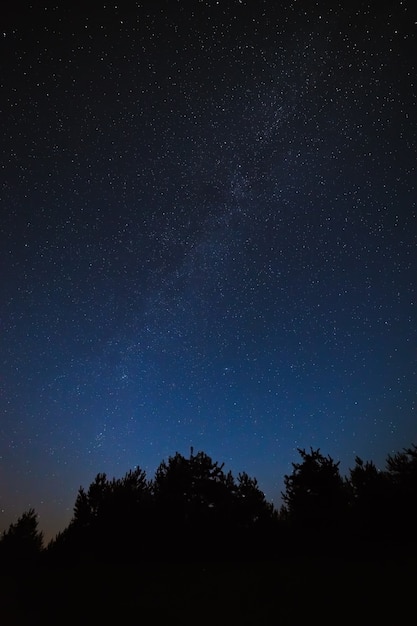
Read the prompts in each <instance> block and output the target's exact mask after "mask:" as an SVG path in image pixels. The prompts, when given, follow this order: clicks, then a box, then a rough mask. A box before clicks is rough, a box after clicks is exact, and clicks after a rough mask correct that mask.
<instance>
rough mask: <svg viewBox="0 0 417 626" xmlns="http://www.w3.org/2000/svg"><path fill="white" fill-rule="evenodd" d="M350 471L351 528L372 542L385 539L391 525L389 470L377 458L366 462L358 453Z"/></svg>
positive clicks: (363, 538)
mask: <svg viewBox="0 0 417 626" xmlns="http://www.w3.org/2000/svg"><path fill="white" fill-rule="evenodd" d="M349 474H350V476H349V480H348V484H349V487H350V498H351V515H350V519H349V521H350V525H351V530H352V532H353V533H354V535H355V537H356V538H358V539H361V540H366V541H368V542H369V541H373V542H375V541H378V540H381V538H382V537H383V536H384V535H386V532H387V529H388V528H389V524H388V523H387V522H388V519H389V517H388V506H389V494H390V485H389V482H388V476H387V473H386V472H382V471H380V470H378V469H377V467H376V466H375V464H374V463H373V461H366V462H364V461H363V460H362V459H361V458H360V457H358V456H357V457H356V458H355V466H354V468H353V469H350V470H349Z"/></svg>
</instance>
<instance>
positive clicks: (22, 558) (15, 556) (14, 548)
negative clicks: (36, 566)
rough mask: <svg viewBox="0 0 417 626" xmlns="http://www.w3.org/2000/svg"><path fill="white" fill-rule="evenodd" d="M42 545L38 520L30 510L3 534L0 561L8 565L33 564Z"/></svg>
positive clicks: (31, 509) (0, 542) (0, 544)
mask: <svg viewBox="0 0 417 626" xmlns="http://www.w3.org/2000/svg"><path fill="white" fill-rule="evenodd" d="M42 545H43V534H42V532H40V531H39V530H38V518H37V515H36V513H35V510H34V509H33V508H30V509H29V510H28V511H25V512H24V513H23V514H22V515H21V516H20V517H19V519H18V520H17V522H16V523H14V524H10V526H9V528H8V529H7V530H6V531H5V532H4V533H3V535H2V537H1V540H0V561H1V562H2V563H6V564H8V565H10V564H16V565H19V564H20V563H22V562H25V563H30V562H35V561H36V559H37V558H38V557H39V555H40V552H41V550H42Z"/></svg>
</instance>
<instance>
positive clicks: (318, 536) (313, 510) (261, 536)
mask: <svg viewBox="0 0 417 626" xmlns="http://www.w3.org/2000/svg"><path fill="white" fill-rule="evenodd" d="M298 452H299V454H300V456H301V460H300V462H298V463H293V470H292V473H291V474H289V475H286V476H285V478H284V484H285V490H284V492H283V494H282V498H283V506H282V507H281V509H280V510H279V511H278V510H276V509H275V508H274V507H273V505H272V504H270V503H268V502H267V501H266V499H265V496H264V494H263V493H262V491H261V490H260V488H259V486H258V483H257V481H256V479H255V478H251V477H250V476H248V475H247V474H246V473H241V474H239V475H238V476H237V478H235V477H234V476H233V474H232V473H231V472H227V473H226V472H225V471H224V469H223V467H224V466H223V465H222V464H219V463H218V462H215V461H213V460H212V459H211V458H210V457H209V456H208V455H207V454H205V453H204V452H198V453H197V454H194V453H193V451H192V450H191V454H190V456H189V458H186V457H184V456H182V455H181V454H178V453H177V454H176V455H175V456H173V457H170V458H169V459H168V461H163V462H162V463H161V464H160V466H159V467H158V469H157V471H156V473H155V476H154V478H153V479H152V480H148V479H147V477H146V474H145V472H144V471H143V470H142V469H140V468H136V469H134V470H131V471H129V472H127V474H126V475H125V476H124V477H123V478H119V479H116V478H113V479H108V478H107V476H106V475H105V474H98V475H97V476H96V478H95V480H94V481H93V482H92V483H91V485H90V486H89V488H88V489H87V490H85V489H84V488H82V487H81V488H80V489H79V491H78V494H77V498H76V501H75V505H74V511H73V517H72V519H71V522H70V523H69V525H68V527H67V528H66V529H65V530H64V531H63V532H62V533H59V534H58V535H57V537H56V538H55V539H54V540H52V541H51V542H50V543H49V544H48V545H47V546H46V547H44V545H43V537H42V533H41V532H40V531H39V529H38V521H37V516H36V513H35V511H34V510H33V509H30V510H29V511H27V512H25V513H24V514H23V515H22V516H21V517H20V518H19V520H18V521H17V522H16V523H15V524H11V526H10V527H9V529H8V530H7V531H5V532H4V533H3V535H2V537H1V540H0V564H3V565H6V566H10V565H19V564H20V563H22V562H25V563H28V562H36V561H42V562H46V563H48V562H50V563H58V564H61V563H71V562H79V561H85V560H88V561H90V560H92V561H97V560H99V561H135V562H139V561H141V560H142V561H161V560H162V561H163V560H173V559H174V560H207V559H216V560H219V559H243V560H247V559H252V558H256V559H269V558H279V557H280V556H284V557H286V556H292V555H294V554H305V553H309V554H330V555H332V556H343V555H345V556H347V555H350V554H352V553H353V554H358V555H365V556H367V555H369V556H376V555H383V554H386V553H387V552H390V551H399V552H400V553H401V552H406V553H407V554H410V553H411V552H412V553H415V552H416V546H417V543H416V538H415V529H416V528H417V446H415V445H413V446H412V447H411V448H407V449H404V450H403V451H402V452H399V453H398V454H395V455H393V456H391V455H389V456H388V457H387V461H386V467H385V469H384V470H383V471H380V470H378V469H377V468H376V466H375V465H374V463H373V462H372V461H366V462H364V461H362V459H360V458H359V457H357V458H356V459H355V465H354V467H353V469H350V470H349V475H348V476H347V477H342V476H341V474H340V471H339V463H338V462H335V461H334V460H333V459H332V458H331V457H330V456H323V455H322V454H321V452H320V450H313V449H311V450H310V452H307V451H306V450H303V449H299V450H298Z"/></svg>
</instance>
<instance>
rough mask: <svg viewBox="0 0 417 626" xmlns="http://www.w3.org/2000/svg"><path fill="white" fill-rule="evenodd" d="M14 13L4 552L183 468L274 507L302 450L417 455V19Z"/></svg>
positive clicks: (192, 7) (175, 8) (5, 300)
mask: <svg viewBox="0 0 417 626" xmlns="http://www.w3.org/2000/svg"><path fill="white" fill-rule="evenodd" d="M10 4H13V6H11V7H9V8H8V9H7V10H6V15H5V19H4V20H3V25H2V31H3V32H2V33H0V34H1V66H2V70H1V76H0V83H1V100H0V111H1V127H0V137H1V138H0V141H1V183H2V185H1V189H2V190H1V201H0V276H1V280H0V393H1V396H0V529H3V528H6V527H7V526H8V524H9V523H10V522H11V521H15V519H16V518H17V517H18V515H20V514H21V513H22V512H23V510H25V509H27V508H28V507H29V506H33V507H35V509H36V511H37V512H38V513H39V515H40V520H39V523H40V528H41V529H42V530H44V532H45V534H46V535H47V537H50V536H52V535H53V534H54V533H55V532H57V531H58V530H60V529H62V528H63V527H64V526H65V525H66V524H67V523H68V521H69V519H70V517H71V513H72V506H73V504H74V501H75V497H76V493H77V490H78V487H79V486H80V485H81V484H82V485H84V486H88V485H89V484H90V482H91V481H92V480H93V478H94V477H95V475H96V474H97V473H98V472H100V471H104V472H107V473H108V475H109V476H110V477H112V476H122V475H124V473H125V472H126V471H127V470H129V469H130V468H133V467H135V466H137V465H139V466H140V467H142V468H143V469H145V470H146V471H147V473H148V475H149V477H152V476H153V473H154V471H155V468H156V467H157V465H158V464H159V463H160V461H161V460H162V459H166V458H167V457H168V456H169V455H173V454H174V453H175V452H176V451H179V452H181V453H182V454H184V455H188V453H189V450H190V446H193V447H194V450H204V451H205V452H207V453H208V454H210V455H211V456H212V457H213V459H214V460H217V461H220V462H223V461H224V462H225V469H227V470H228V469H231V470H232V471H233V473H235V474H237V473H238V472H239V471H247V472H248V473H249V474H250V475H252V476H256V477H257V478H258V481H259V484H260V487H261V488H262V489H263V491H264V492H265V494H266V496H267V498H268V499H269V500H273V501H274V502H275V504H276V505H278V506H279V504H280V492H281V490H282V489H283V475H284V474H285V473H288V472H290V471H291V463H292V462H293V461H298V460H299V456H298V453H297V447H306V448H309V447H310V446H313V447H314V448H317V447H320V449H321V451H322V452H323V453H325V454H331V456H332V457H333V458H335V459H337V460H340V461H341V469H342V472H343V473H346V472H347V470H348V467H352V466H353V463H354V458H355V455H360V456H362V458H364V459H373V460H374V461H375V462H376V463H377V465H379V466H383V463H384V460H385V458H386V456H387V454H388V453H390V452H394V451H398V450H401V448H402V447H404V446H409V445H411V443H413V442H416V441H417V419H416V410H415V406H416V389H417V385H416V371H417V359H416V356H417V352H416V346H417V341H416V339H417V317H416V301H415V299H416V292H415V291H416V276H417V254H416V238H417V220H416V200H417V192H416V181H417V176H416V153H417V151H416V138H417V134H416V130H417V108H416V95H417V88H416V80H417V73H416V67H415V59H416V58H417V54H416V52H417V50H416V9H415V7H414V6H413V5H414V3H413V2H412V1H411V0H410V1H409V2H407V1H398V0H393V1H392V2H390V3H384V2H380V1H378V2H363V1H361V2H359V1H357V0H351V1H350V2H337V1H328V2H326V1H321V0H318V1H317V2H310V1H308V2H307V1H304V2H303V1H301V0H299V1H298V0H292V1H283V2H272V1H265V0H256V1H249V0H248V1H246V0H235V1H228V2H223V1H222V0H219V1H217V2H216V1H212V0H195V1H193V2H188V1H176V0H169V1H168V0H164V1H154V2H123V3H120V5H118V4H115V3H113V2H109V3H105V4H102V3H95V2H91V3H90V2H85V3H84V5H85V7H84V9H80V8H78V9H74V4H73V3H67V2H59V3H58V2H57V3H55V4H54V3H47V4H43V3H41V2H39V3H33V5H32V6H31V5H30V4H26V3H25V4H22V5H21V6H20V5H19V2H17V3H10ZM71 4H72V6H71ZM76 6H79V5H76Z"/></svg>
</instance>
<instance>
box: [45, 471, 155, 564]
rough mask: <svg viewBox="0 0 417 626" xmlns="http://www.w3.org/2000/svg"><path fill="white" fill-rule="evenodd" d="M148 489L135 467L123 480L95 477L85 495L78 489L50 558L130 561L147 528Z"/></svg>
mask: <svg viewBox="0 0 417 626" xmlns="http://www.w3.org/2000/svg"><path fill="white" fill-rule="evenodd" d="M150 498H151V493H150V486H149V483H148V481H147V479H146V474H145V472H144V471H143V470H142V469H140V468H139V467H137V468H136V469H134V470H130V471H129V472H127V473H126V474H125V476H124V477H123V478H120V479H116V478H113V479H112V480H109V479H108V478H107V476H106V474H104V473H99V474H97V476H96V478H95V479H94V481H93V482H92V483H91V484H90V486H89V488H88V490H87V491H86V490H85V489H84V488H83V487H80V489H79V490H78V494H77V497H76V500H75V505H74V512H73V517H72V520H71V522H70V524H69V526H68V528H67V529H66V530H65V531H64V532H62V533H60V535H58V536H57V538H56V540H55V541H54V542H52V544H51V546H50V550H49V551H50V552H51V554H52V558H53V556H54V554H55V555H56V554H61V555H66V556H70V557H79V556H80V555H82V556H84V557H88V558H91V557H93V558H101V559H103V558H104V559H109V558H110V559H122V560H124V559H126V558H127V559H130V558H133V557H134V556H138V550H139V549H140V547H141V541H142V546H143V551H145V548H146V546H147V541H146V539H144V535H145V534H146V532H147V530H148V527H149V524H150Z"/></svg>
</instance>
